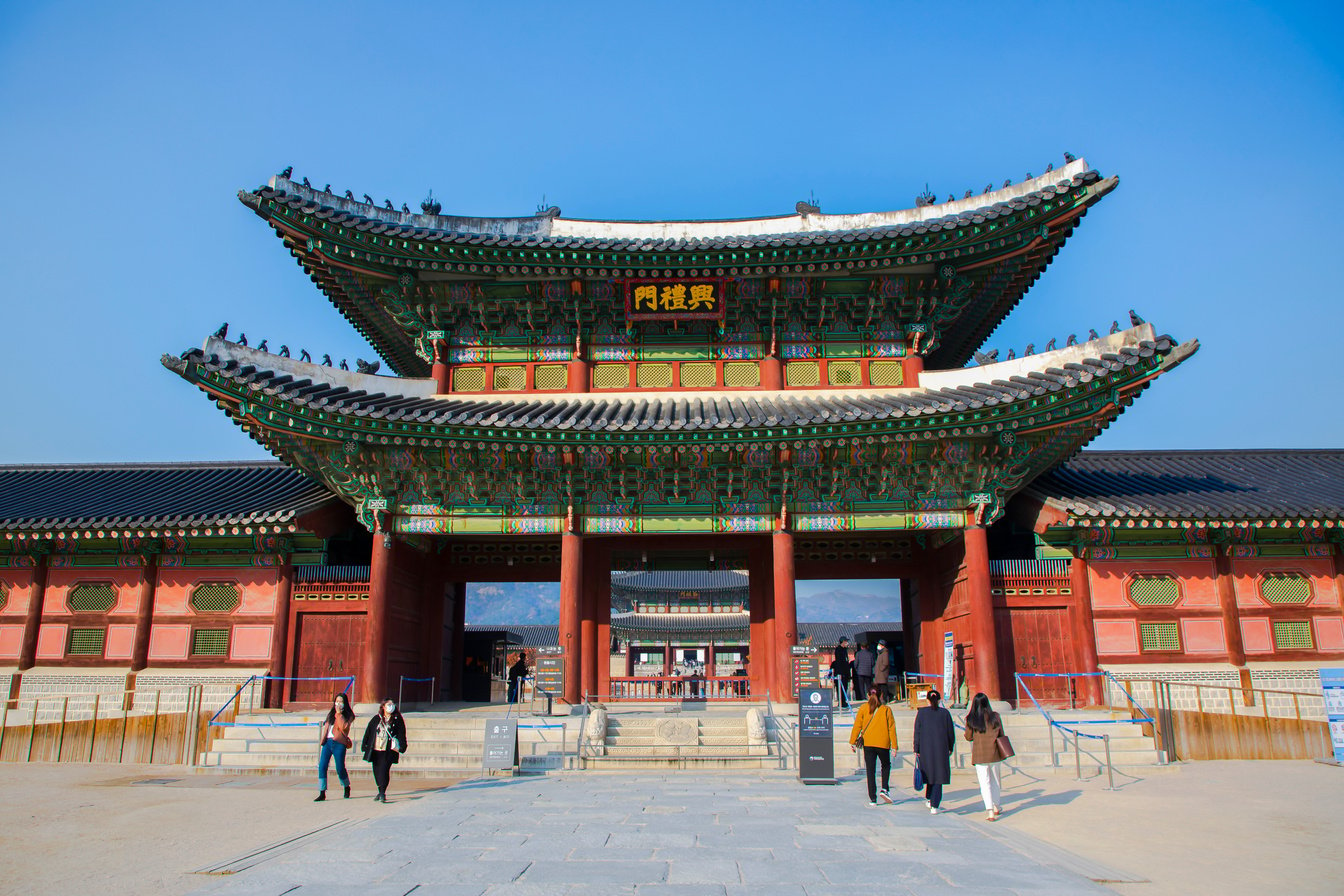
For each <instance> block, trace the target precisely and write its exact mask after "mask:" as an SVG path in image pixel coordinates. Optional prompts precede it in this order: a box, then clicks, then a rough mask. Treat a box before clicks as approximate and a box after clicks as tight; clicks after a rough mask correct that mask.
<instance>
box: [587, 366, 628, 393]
mask: <svg viewBox="0 0 1344 896" xmlns="http://www.w3.org/2000/svg"><path fill="white" fill-rule="evenodd" d="M593 388H594V389H628V388H630V367H629V366H628V365H626V364H598V365H597V366H595V367H594V368H593Z"/></svg>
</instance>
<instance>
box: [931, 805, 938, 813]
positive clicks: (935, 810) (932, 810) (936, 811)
mask: <svg viewBox="0 0 1344 896" xmlns="http://www.w3.org/2000/svg"><path fill="white" fill-rule="evenodd" d="M929 814H930V815H937V814H938V807H937V806H930V807H929Z"/></svg>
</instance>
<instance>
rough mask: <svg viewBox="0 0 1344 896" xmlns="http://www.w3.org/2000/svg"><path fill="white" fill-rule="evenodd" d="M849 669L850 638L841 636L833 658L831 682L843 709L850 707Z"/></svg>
mask: <svg viewBox="0 0 1344 896" xmlns="http://www.w3.org/2000/svg"><path fill="white" fill-rule="evenodd" d="M849 671H850V663H849V639H848V638H841V639H840V640H839V641H838V642H836V645H835V659H833V660H831V682H832V684H834V685H835V693H836V698H837V702H838V703H839V704H840V708H841V709H849Z"/></svg>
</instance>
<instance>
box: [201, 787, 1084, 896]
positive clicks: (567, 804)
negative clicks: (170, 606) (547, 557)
mask: <svg viewBox="0 0 1344 896" xmlns="http://www.w3.org/2000/svg"><path fill="white" fill-rule="evenodd" d="M902 783H905V782H904V781H902ZM895 797H896V799H897V802H896V804H894V805H890V806H882V807H879V808H876V809H874V808H870V807H869V806H868V805H867V800H866V798H865V794H864V791H863V785H862V784H861V783H859V782H849V783H846V784H843V785H840V786H811V787H806V786H803V785H801V784H799V783H798V782H797V781H796V780H794V779H791V778H787V777H782V776H779V775H773V776H766V775H733V776H728V775H722V776H711V777H700V778H698V779H693V778H691V777H690V776H688V775H681V776H676V777H670V776H650V777H647V778H645V777H640V776H634V775H618V776H592V775H590V776H584V777H577V776H571V777H553V778H544V779H533V778H519V779H508V778H496V779H489V780H480V781H471V782H465V783H463V784H460V785H458V786H456V787H453V788H450V789H447V790H443V791H440V792H437V793H433V794H430V795H428V796H425V797H422V798H420V799H417V800H414V801H404V802H403V803H402V804H401V805H396V804H395V803H394V804H393V805H391V806H389V807H388V813H389V814H388V816H387V817H385V818H380V819H370V818H365V819H363V820H360V821H356V822H351V823H349V824H344V823H339V812H337V813H329V814H328V819H329V822H328V823H331V822H336V824H335V826H334V827H332V828H330V829H328V830H325V831H323V832H321V833H315V834H312V835H310V836H307V837H304V838H302V839H300V840H297V841H294V842H291V843H288V844H284V845H278V846H277V848H276V849H274V850H272V851H267V852H262V853H260V854H258V855H250V856H240V857H239V858H238V859H236V860H234V861H232V862H225V863H223V864H221V865H220V866H218V868H217V869H214V870H215V873H216V874H228V876H227V877H222V878H221V879H219V880H216V881H214V882H211V883H209V884H207V885H206V887H205V888H204V889H203V890H202V891H201V892H206V893H224V894H242V893H246V894H276V896H279V894H283V893H307V892H313V893H321V892H323V891H326V890H329V889H330V886H331V884H332V883H336V882H339V884H340V886H341V888H342V889H347V887H348V885H358V886H359V888H360V889H359V892H360V893H361V894H363V896H383V894H386V896H401V894H409V893H415V894H416V896H422V894H424V896H428V894H445V896H446V894H453V896H457V894H461V896H468V894H473V896H474V894H493V893H510V894H533V893H535V894H558V893H575V894H578V893H583V894H593V896H597V894H607V893H611V894H617V893H621V894H627V893H667V894H675V893H685V894H716V893H719V894H734V893H770V894H800V896H802V894H807V896H815V894H830V893H847V894H852V893H854V892H855V891H856V888H857V889H858V890H859V891H870V892H881V893H884V894H899V893H921V894H934V893H943V892H968V891H974V892H976V893H977V894H978V896H986V894H1000V893H1005V894H1006V893H1033V894H1049V893H1058V894H1066V893H1067V894H1077V893H1092V892H1097V893H1105V892H1110V891H1108V890H1107V889H1106V888H1104V887H1102V886H1100V885H1098V884H1096V883H1094V882H1092V881H1091V880H1089V879H1088V878H1087V877H1085V876H1083V875H1082V874H1079V873H1077V871H1076V870H1070V869H1068V868H1066V867H1063V866H1062V865H1061V864H1059V863H1057V862H1055V861H1052V859H1054V858H1056V857H1058V856H1066V855H1067V854H1064V853H1062V852H1059V851H1056V850H1052V848H1050V847H1046V846H1045V845H1044V844H1041V843H1039V841H1034V840H1032V839H1031V838H1026V837H1022V836H1020V835H1019V836H1017V837H1014V838H1011V839H1009V838H1006V835H1008V834H1009V833H1010V832H1008V831H1004V832H1003V835H1004V836H1000V835H998V832H997V831H995V830H992V829H991V826H990V825H987V824H985V823H982V822H980V821H978V818H979V813H976V814H974V815H969V814H968V815H964V816H962V815H956V814H951V813H945V814H940V815H938V816H931V815H930V814H929V811H928V809H926V808H925V806H924V802H923V800H922V799H917V798H915V797H914V795H913V793H912V792H908V791H907V792H901V793H897V794H895ZM332 808H333V809H337V810H339V803H338V805H337V806H334V807H332ZM229 872H236V873H229Z"/></svg>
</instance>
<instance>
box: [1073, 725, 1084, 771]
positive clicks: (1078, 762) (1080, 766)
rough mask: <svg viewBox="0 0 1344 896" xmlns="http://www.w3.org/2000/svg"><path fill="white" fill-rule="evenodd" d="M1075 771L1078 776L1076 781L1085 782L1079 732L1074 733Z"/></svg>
mask: <svg viewBox="0 0 1344 896" xmlns="http://www.w3.org/2000/svg"><path fill="white" fill-rule="evenodd" d="M1073 770H1074V773H1075V774H1076V775H1077V776H1078V777H1076V778H1074V780H1075V781H1081V780H1083V757H1082V755H1081V754H1080V753H1079V750H1078V732H1077V731H1075V732H1073Z"/></svg>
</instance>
